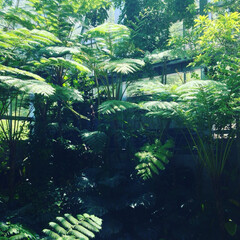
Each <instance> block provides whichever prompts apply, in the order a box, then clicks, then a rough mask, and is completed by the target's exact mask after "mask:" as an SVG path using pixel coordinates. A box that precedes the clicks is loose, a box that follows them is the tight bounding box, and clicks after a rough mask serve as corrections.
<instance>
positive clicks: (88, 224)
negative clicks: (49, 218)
mask: <svg viewBox="0 0 240 240" xmlns="http://www.w3.org/2000/svg"><path fill="white" fill-rule="evenodd" d="M56 220H57V221H56V222H50V223H49V226H50V227H51V228H52V230H50V229H44V230H43V232H44V233H45V234H46V235H47V239H66V240H67V239H69V240H70V239H71V240H77V239H81V240H89V239H91V238H94V237H95V233H98V232H99V231H100V230H101V228H102V226H101V225H102V220H101V219H100V218H98V217H95V216H94V215H89V214H86V213H85V214H83V215H80V214H79V215H77V217H76V218H75V217H73V216H72V215H71V214H64V217H57V218H56Z"/></svg>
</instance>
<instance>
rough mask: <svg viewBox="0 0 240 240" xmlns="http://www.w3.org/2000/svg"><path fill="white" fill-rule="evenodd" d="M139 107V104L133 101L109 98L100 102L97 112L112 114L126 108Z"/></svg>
mask: <svg viewBox="0 0 240 240" xmlns="http://www.w3.org/2000/svg"><path fill="white" fill-rule="evenodd" d="M133 108H139V106H138V105H137V104H135V103H130V102H125V101H120V100H109V101H105V102H104V103H102V104H101V105H100V106H99V108H98V112H99V113H100V114H103V115H105V114H106V115H109V114H114V113H116V112H121V111H124V110H127V109H133Z"/></svg>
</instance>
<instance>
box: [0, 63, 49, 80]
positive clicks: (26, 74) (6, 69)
mask: <svg viewBox="0 0 240 240" xmlns="http://www.w3.org/2000/svg"><path fill="white" fill-rule="evenodd" d="M0 72H2V73H4V74H6V73H8V74H14V75H21V76H24V77H31V78H33V79H36V80H39V81H43V82H44V81H45V80H44V79H43V78H42V77H40V76H38V75H37V74H34V73H31V72H28V71H24V70H21V69H18V68H12V67H7V66H4V65H1V64H0Z"/></svg>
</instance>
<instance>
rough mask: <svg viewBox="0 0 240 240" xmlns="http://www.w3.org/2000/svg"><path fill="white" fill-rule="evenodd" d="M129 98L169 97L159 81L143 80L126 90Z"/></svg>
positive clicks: (168, 92)
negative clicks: (145, 96)
mask: <svg viewBox="0 0 240 240" xmlns="http://www.w3.org/2000/svg"><path fill="white" fill-rule="evenodd" d="M127 94H128V96H129V97H138V96H144V95H158V99H159V96H163V97H165V98H167V97H168V96H171V93H170V91H169V90H168V89H167V87H166V85H164V84H162V83H161V82H160V80H159V79H148V78H147V79H144V80H140V81H139V80H138V81H136V82H133V83H131V85H130V86H129V87H128V89H127Z"/></svg>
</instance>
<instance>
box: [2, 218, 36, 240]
mask: <svg viewBox="0 0 240 240" xmlns="http://www.w3.org/2000/svg"><path fill="white" fill-rule="evenodd" d="M0 239H2V240H4V239H11V240H24V239H29V240H35V239H37V235H36V234H34V233H31V232H30V231H28V230H27V229H25V228H24V227H23V226H22V225H20V224H10V223H7V224H5V223H2V222H0Z"/></svg>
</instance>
